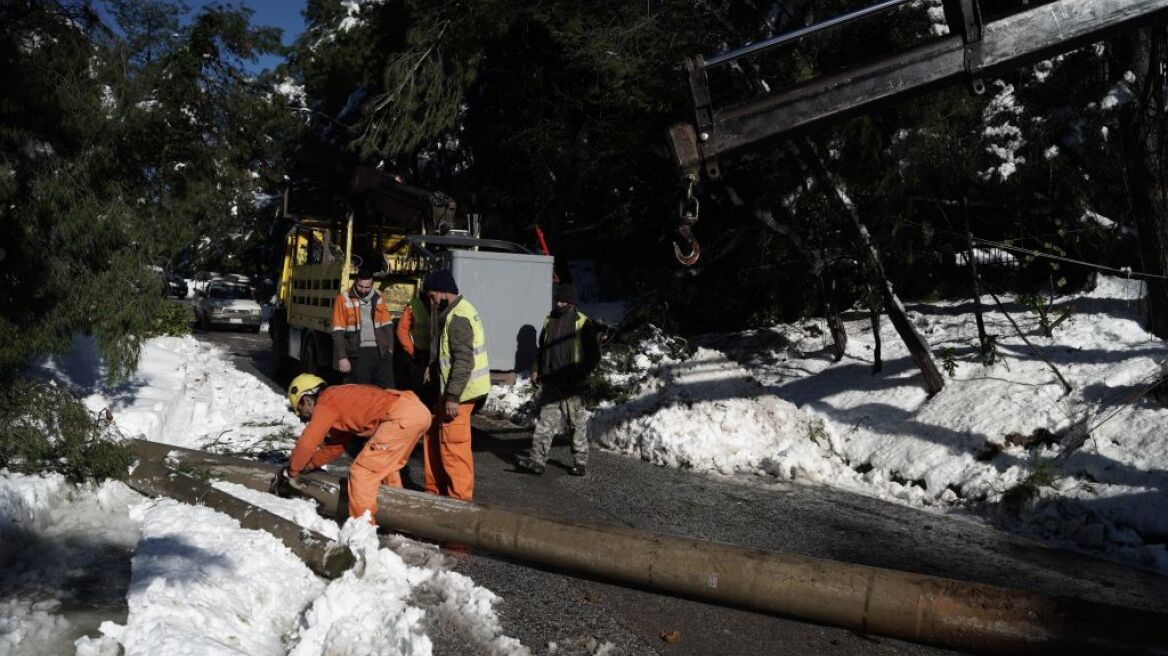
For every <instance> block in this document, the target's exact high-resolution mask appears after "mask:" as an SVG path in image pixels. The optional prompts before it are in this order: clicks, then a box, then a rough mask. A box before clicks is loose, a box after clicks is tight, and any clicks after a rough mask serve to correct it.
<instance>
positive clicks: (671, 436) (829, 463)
mask: <svg viewBox="0 0 1168 656" xmlns="http://www.w3.org/2000/svg"><path fill="white" fill-rule="evenodd" d="M639 364H641V365H642V366H645V365H648V367H646V369H645V371H648V369H650V368H651V369H653V370H654V371H655V372H656V375H655V376H653V377H651V378H649V380H648V381H647V383H646V384H644V385H642V386H641V388H640V391H639V395H638V396H637V397H636V398H635V399H634V400H632V401H630V402H628V403H624V404H620V405H612V404H606V405H603V406H601V407H600V408H598V409H597V411H596V413H595V416H594V417H593V418H592V420H591V421H590V423H589V434H590V436H594V438H595V440H596V441H597V442H598V443H599V444H601V445H602V446H605V447H608V448H610V449H613V450H616V451H621V452H625V453H631V454H635V455H638V456H640V457H641V458H642V459H644V460H647V461H649V462H652V463H654V464H658V465H665V466H669V467H683V468H688V469H695V470H698V471H707V472H718V473H721V474H734V473H739V472H750V473H759V474H771V475H774V476H779V477H782V478H786V479H793V478H803V479H806V478H816V479H817V478H820V477H835V476H837V475H839V474H840V473H842V472H844V471H847V470H846V468H842V467H841V466H840V465H841V464H842V463H839V462H838V458H834V457H833V456H832V454H831V453H830V452H826V451H824V449H823V446H826V444H824V445H823V446H821V445H820V443H819V442H818V441H817V440H819V439H822V438H824V437H826V435H825V433H824V432H823V424H822V422H820V421H817V420H815V419H814V418H812V417H811V416H809V415H807V414H806V413H804V412H802V411H801V410H799V409H798V408H796V407H795V406H794V405H792V404H791V403H789V402H787V401H784V400H783V399H781V398H779V397H777V396H775V395H774V394H772V393H769V392H768V391H767V390H766V389H765V388H763V387H762V386H761V385H760V384H759V383H758V382H757V381H755V380H754V378H752V377H751V375H750V373H749V372H748V371H746V370H745V369H743V368H742V367H741V366H740V365H738V364H737V363H735V362H733V361H731V360H729V359H727V358H726V356H724V355H723V354H721V353H719V352H717V351H712V350H709V349H698V350H697V352H696V353H695V354H694V355H693V356H692V357H690V358H688V359H686V360H684V361H678V360H674V359H673V358H670V357H668V356H663V357H662V359H661V360H659V361H658V362H656V363H651V361H649V360H648V359H647V358H646V359H640V361H639Z"/></svg>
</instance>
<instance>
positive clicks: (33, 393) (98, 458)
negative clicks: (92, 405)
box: [0, 380, 133, 482]
mask: <svg viewBox="0 0 1168 656" xmlns="http://www.w3.org/2000/svg"><path fill="white" fill-rule="evenodd" d="M132 461H133V457H132V455H131V454H130V451H129V449H128V448H126V447H125V446H123V445H121V444H119V443H117V442H116V441H114V440H112V439H110V438H109V436H108V435H107V434H106V430H105V428H103V427H102V426H101V425H100V424H99V422H98V421H97V419H96V418H95V417H94V416H93V415H92V414H91V413H90V412H89V409H88V408H86V407H85V404H83V403H82V402H81V401H79V400H78V399H77V397H75V396H74V395H73V394H72V393H71V392H70V391H69V390H68V389H66V388H64V387H61V386H60V385H56V384H53V383H34V382H29V381H23V380H22V381H16V382H10V383H9V384H7V385H5V386H4V388H3V390H0V470H5V469H6V470H8V471H12V472H17V473H24V474H40V473H47V472H52V473H57V474H62V475H64V476H65V477H66V478H67V479H68V480H70V481H73V482H79V481H88V480H96V481H101V480H104V479H107V478H118V479H120V478H123V477H124V476H125V474H126V471H127V468H128V467H129V465H130V463H131V462H132Z"/></svg>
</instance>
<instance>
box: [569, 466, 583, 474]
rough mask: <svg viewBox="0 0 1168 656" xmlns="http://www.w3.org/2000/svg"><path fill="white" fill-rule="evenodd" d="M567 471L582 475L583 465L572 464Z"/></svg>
mask: <svg viewBox="0 0 1168 656" xmlns="http://www.w3.org/2000/svg"><path fill="white" fill-rule="evenodd" d="M568 473H569V474H571V475H573V476H583V475H584V473H585V472H584V465H572V468H571V469H569V470H568Z"/></svg>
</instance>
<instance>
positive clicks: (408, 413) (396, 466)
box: [314, 392, 431, 518]
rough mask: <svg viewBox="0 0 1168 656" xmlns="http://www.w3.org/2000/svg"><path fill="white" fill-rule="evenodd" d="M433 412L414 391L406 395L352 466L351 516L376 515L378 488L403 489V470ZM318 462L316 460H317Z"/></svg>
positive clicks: (403, 395) (394, 405)
mask: <svg viewBox="0 0 1168 656" xmlns="http://www.w3.org/2000/svg"><path fill="white" fill-rule="evenodd" d="M430 419H431V417H430V411H429V410H427V409H426V406H425V405H424V404H423V403H422V402H421V401H419V400H418V397H417V395H415V394H414V393H413V392H403V393H402V395H401V397H399V398H398V400H397V402H396V403H394V404H393V406H392V407H391V408H390V409H389V414H388V416H386V418H385V421H383V422H381V424H380V425H379V426H378V427H377V430H376V431H374V433H373V436H372V437H370V438H369V441H368V442H366V443H365V447H364V448H363V449H361V453H358V454H357V458H356V459H355V460H354V461H353V464H352V466H350V467H349V516H350V517H360V516H361V514H362V513H364V512H365V511H366V510H368V511H369V515H370V518H373V517H375V516H376V515H377V488H378V486H380V485H383V484H384V485H389V486H391V487H401V486H402V484H401V469H402V467H405V466H406V463H407V462H409V459H410V454H411V453H413V451H414V447H415V446H417V444H418V440H420V439H422V436H423V435H425V434H426V431H427V430H428V429H429V428H430ZM314 460H315V458H314Z"/></svg>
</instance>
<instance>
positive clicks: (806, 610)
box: [135, 442, 1168, 655]
mask: <svg viewBox="0 0 1168 656" xmlns="http://www.w3.org/2000/svg"><path fill="white" fill-rule="evenodd" d="M135 450H136V451H137V452H138V453H139V455H141V456H142V457H150V455H151V454H153V455H154V457H158V458H169V459H171V460H173V461H177V462H181V463H185V464H186V465H189V466H196V467H205V468H207V469H208V470H209V471H210V472H211V473H212V474H217V475H223V476H225V477H227V478H229V479H231V480H234V481H236V482H238V483H241V484H243V485H249V486H252V487H256V488H257V489H262V488H266V485H267V480H268V478H269V477H270V476H271V473H272V472H273V471H274V469H273V468H268V467H266V466H264V465H259V463H250V461H246V460H242V459H239V458H231V457H226V456H216V455H212V454H207V453H203V452H200V451H192V450H188V449H179V448H175V447H170V446H167V445H162V444H152V443H147V442H138V443H136V444H135ZM249 463H250V464H249ZM249 472H250V473H249ZM300 478H301V482H302V483H304V491H305V493H306V494H307V495H309V496H311V497H312V498H314V499H316V500H317V502H318V503H319V504H320V505H321V506H322V508H324V509H325V510H326V511H329V512H333V513H344V512H345V509H346V503H347V502H346V501H345V500H344V499H343V498H342V496H343V495H342V492H343V490H344V489H345V486H344V485H343V479H339V478H338V477H336V476H333V475H330V474H325V473H321V472H314V473H308V474H303V475H302V476H301V477H300ZM377 503H378V507H379V510H378V513H377V522H378V524H380V525H381V526H383V527H385V528H388V529H391V530H394V531H399V532H403V533H409V534H411V535H415V536H418V537H422V538H426V539H429V540H436V541H440V542H456V543H460V544H464V545H467V546H470V547H474V548H478V549H484V550H487V551H490V552H493V553H496V554H500V555H502V556H509V557H514V558H519V559H523V560H528V561H531V562H536V563H540V564H542V565H546V566H551V567H556V568H561V569H563V570H569V571H573V572H577V573H581V574H585V575H590V576H596V577H600V578H605V579H610V580H615V581H620V582H625V583H632V584H636V585H643V586H647V587H652V588H656V589H659V590H664V591H667V592H673V593H679V594H684V595H692V596H695V597H700V598H702V599H706V600H710V601H714V602H718V603H724V604H731V605H736V606H745V607H749V608H754V609H759V610H764V611H768V612H773V613H779V614H783V615H789V616H792V617H798V618H803V619H806V620H811V621H815V622H823V623H826V624H833V625H836V626H841V627H845V628H849V629H852V630H856V631H861V632H864V633H872V634H878V635H885V636H890V637H893V638H900V639H903V640H911V641H915V642H922V643H928V644H934V645H939V646H943V647H947V648H952V649H962V650H968V651H976V652H981V653H994V654H1060V655H1065V654H1104V653H1106V654H1168V616H1166V615H1165V614H1164V613H1155V612H1150V611H1144V610H1137V609H1131V608H1120V607H1117V606H1109V605H1105V604H1099V603H1094V602H1089V601H1083V600H1079V599H1071V598H1063V597H1050V596H1046V595H1041V594H1037V593H1032V592H1025V591H1021V590H1011V589H1006V588H1000V587H996V586H992V585H984V584H979V583H969V582H965V581H956V580H952V579H944V578H939V577H933V576H925V575H921V574H910V573H906V572H898V571H894V570H888V569H881V568H876V567H867V566H863V565H852V564H848V563H840V562H834V561H830V560H824V559H820V558H809V557H803V556H789V555H784V554H779V553H775V552H770V551H763V550H759V549H747V548H744V547H737V546H733V545H727V544H718V543H713V542H706V541H703V540H694V539H690V538H683V537H678V536H673V535H664V534H659V533H650V532H648V531H639V530H635V529H630V528H625V527H620V526H610V525H604V524H599V523H587V522H579V521H573V520H566V519H559V518H550V517H540V516H536V515H529V514H525V513H519V512H513V511H509V510H504V509H501V508H494V507H491V506H488V505H485V504H479V503H467V502H463V501H456V500H453V499H449V498H445V497H436V496H433V495H429V494H424V493H421V492H413V491H409V490H400V489H395V488H387V487H382V488H381V492H380V494H379V495H378V498H377Z"/></svg>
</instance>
